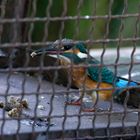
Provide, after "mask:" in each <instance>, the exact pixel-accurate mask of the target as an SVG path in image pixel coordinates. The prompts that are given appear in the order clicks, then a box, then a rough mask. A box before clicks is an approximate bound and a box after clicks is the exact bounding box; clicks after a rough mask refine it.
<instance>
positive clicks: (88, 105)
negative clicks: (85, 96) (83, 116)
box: [82, 101, 104, 112]
mask: <svg viewBox="0 0 140 140" xmlns="http://www.w3.org/2000/svg"><path fill="white" fill-rule="evenodd" d="M82 111H83V112H101V111H104V109H103V108H99V107H98V106H94V104H93V102H90V101H88V102H83V103H82Z"/></svg>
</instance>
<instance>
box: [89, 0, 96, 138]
mask: <svg viewBox="0 0 140 140" xmlns="http://www.w3.org/2000/svg"><path fill="white" fill-rule="evenodd" d="M96 8H97V0H94V10H93V16H96V13H97V11H96V10H97V9H96ZM95 25H96V24H95V20H93V23H92V25H91V27H90V31H89V35H90V36H89V38H90V39H91V40H92V37H93V36H92V35H93V31H94V28H95ZM88 55H89V53H88ZM95 91H96V90H95ZM96 118H97V115H96V113H95V114H94V115H93V119H92V133H93V136H94V133H95V129H96V127H95V121H96Z"/></svg>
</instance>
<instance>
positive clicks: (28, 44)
mask: <svg viewBox="0 0 140 140" xmlns="http://www.w3.org/2000/svg"><path fill="white" fill-rule="evenodd" d="M14 2H15V3H14V4H13V7H15V9H14V14H13V16H12V17H6V10H7V9H6V8H7V4H8V0H2V1H1V3H0V4H1V7H0V8H1V20H0V41H1V43H0V48H1V49H5V48H6V49H9V48H12V49H11V50H12V51H11V50H10V52H9V54H10V55H9V56H10V57H9V67H7V68H6V69H2V68H1V69H0V72H7V73H8V76H7V90H6V92H5V93H3V94H1V96H4V97H5V101H6V102H7V98H6V97H7V96H8V93H9V89H10V84H9V80H10V77H11V75H12V73H13V72H25V74H27V73H28V72H31V71H34V72H37V73H38V74H39V76H38V86H37V90H36V92H31V93H29V94H28V95H36V101H35V102H36V106H35V108H34V118H31V119H34V123H33V125H32V139H34V138H35V136H36V131H35V124H36V121H37V118H38V116H37V106H38V102H39V99H38V97H39V95H41V94H46V93H47V94H50V95H51V100H50V111H49V113H48V116H45V117H47V118H48V122H49V123H50V121H51V119H52V118H64V119H63V122H62V133H61V134H62V135H61V137H60V138H63V139H64V138H66V136H67V130H66V128H65V127H66V126H65V123H66V120H67V118H69V117H71V118H72V117H74V116H77V117H78V123H77V124H78V125H77V128H76V131H75V133H74V137H73V138H74V139H75V138H78V139H84V138H83V136H81V137H80V135H81V133H80V131H82V130H81V128H80V126H81V117H82V116H85V115H88V116H92V117H93V120H92V125H93V129H92V130H89V131H91V132H90V133H88V135H89V134H90V135H89V137H88V139H96V138H110V139H111V138H116V137H118V138H120V137H121V138H123V137H130V136H135V138H136V139H139V134H140V132H139V109H131V110H128V109H127V101H128V98H129V94H127V97H126V99H125V101H124V111H123V112H121V111H120V112H114V111H113V110H112V106H113V99H112V100H111V102H110V108H109V111H103V112H95V113H93V114H82V111H81V109H80V110H79V112H78V114H73V115H69V113H68V111H67V107H68V106H67V105H65V106H64V114H63V115H52V111H53V108H54V105H53V100H54V96H55V94H58V93H59V94H60V95H61V94H66V95H68V94H71V93H73V92H75V93H76V92H79V91H77V90H75V89H73V90H70V87H71V78H70V77H69V80H68V84H67V90H60V91H57V90H56V89H55V81H56V77H57V75H58V72H57V71H58V70H61V69H62V68H65V69H69V70H71V69H72V68H73V67H77V68H78V67H81V66H82V67H85V68H87V67H89V66H90V64H87V65H80V66H73V65H69V66H47V67H46V66H44V64H43V59H44V56H41V60H40V65H39V66H36V67H32V66H30V64H29V62H30V61H31V60H30V59H31V58H30V54H29V52H28V51H26V53H25V56H26V61H25V63H24V65H23V66H20V67H14V66H13V65H12V64H13V63H12V62H13V52H14V51H13V50H14V49H21V48H22V49H24V48H25V49H26V48H34V47H38V46H40V47H44V46H47V45H49V44H52V43H53V42H50V41H48V40H47V38H48V36H49V33H48V28H49V24H50V22H51V21H53V22H55V21H61V27H60V29H59V37H58V38H59V39H60V44H61V43H62V42H61V40H62V38H63V34H64V28H65V22H66V21H71V20H73V21H76V33H75V35H74V38H76V36H77V35H78V34H79V30H80V28H79V22H80V21H81V20H92V21H93V24H92V25H91V27H90V31H89V36H88V37H87V39H85V40H84V42H85V43H86V44H87V45H94V44H101V45H102V48H103V51H102V54H101V57H100V61H101V64H99V65H98V66H99V67H101V68H102V67H103V66H104V60H103V59H104V54H105V51H106V47H107V44H109V43H111V42H115V43H117V48H116V51H117V58H116V60H115V63H114V64H107V65H106V66H113V67H114V72H115V74H116V75H117V73H118V67H119V66H129V71H128V74H129V81H130V80H131V71H132V69H133V66H134V65H140V63H139V62H135V61H134V53H135V50H136V46H137V42H138V41H139V40H140V38H139V36H138V28H139V26H138V25H139V16H140V14H139V13H134V14H129V13H127V8H128V1H127V0H124V9H123V12H122V14H120V15H112V14H111V10H112V5H113V2H114V0H109V1H108V2H109V4H108V5H109V6H108V13H107V14H106V15H96V4H97V1H96V0H95V1H94V11H93V15H89V16H81V15H80V10H81V6H82V5H83V3H84V0H79V1H78V5H77V15H75V16H67V6H68V3H67V2H68V1H67V0H63V12H62V14H61V16H60V17H52V16H51V15H50V9H51V7H52V4H53V3H54V1H53V0H49V1H48V5H47V6H46V16H45V17H36V11H37V0H32V1H24V2H23V1H18V0H15V1H14ZM26 2H28V4H29V5H30V6H31V7H32V12H31V15H30V17H24V14H23V13H24V12H21V13H22V14H21V13H19V10H21V7H22V9H24V6H25V5H26ZM26 6H27V5H26ZM27 7H28V6H27ZM131 17H135V18H136V19H137V20H136V22H135V26H136V28H135V31H134V35H133V36H132V37H130V38H123V36H122V31H123V29H124V21H123V19H126V18H131ZM98 19H102V20H106V21H107V22H106V28H105V29H106V31H105V35H104V37H103V38H101V39H97V40H94V39H93V38H92V33H93V32H94V29H95V22H94V21H95V20H98ZM112 19H120V20H121V25H120V29H119V35H118V37H117V38H115V39H110V38H108V35H109V25H110V21H111V20H112ZM36 22H45V27H44V31H45V32H44V37H43V39H42V41H40V42H32V33H33V30H34V23H36ZM26 23H29V26H30V27H29V29H28V32H27V33H26V34H25V35H26V36H27V40H26V41H24V42H23V40H22V37H23V36H22V35H23V34H22V30H21V28H22V25H25V24H26ZM5 24H11V25H12V27H11V28H12V29H11V33H10V34H12V36H11V35H10V37H12V39H10V41H9V42H2V35H3V32H4V31H5V28H4V25H5ZM77 42H79V40H77V41H74V42H73V43H75V44H76V43H77ZM123 42H132V43H133V50H132V53H131V62H129V63H120V62H119V59H120V47H121V44H122V43H123ZM93 66H97V65H93ZM48 70H55V78H54V79H53V81H52V91H53V92H50V93H49V92H41V93H40V88H41V84H42V78H41V74H42V72H44V71H45V72H47V71H48ZM100 77H101V75H100ZM26 78H27V77H26V76H24V80H23V82H22V94H20V95H22V96H21V97H22V98H24V96H25V94H26V91H25V83H26V80H27V79H26ZM99 85H100V82H99V83H98V86H97V89H96V91H98V90H108V89H107V88H106V89H99ZM114 88H115V89H116V87H113V89H114ZM83 90H85V89H84V87H83ZM12 95H17V94H14V93H13V94H12ZM97 102H98V98H97V100H96V103H95V106H96V104H97ZM129 112H138V120H137V124H136V126H135V127H134V129H135V130H134V133H132V134H131V133H126V134H125V127H126V126H125V118H126V116H127V114H128V113H129ZM105 114H106V115H107V116H108V125H107V127H106V129H105V133H104V135H102V136H101V135H95V134H96V131H98V130H96V125H95V121H96V118H97V116H99V115H100V116H101V115H105ZM113 114H122V115H123V117H122V120H121V122H122V128H121V129H122V133H120V134H114V135H113V134H112V127H111V116H112V115H113ZM26 117H27V116H25V117H22V118H18V119H17V120H18V127H17V131H16V139H21V137H20V128H21V123H20V120H21V119H24V118H26ZM28 117H29V118H30V116H28ZM8 119H11V118H6V116H5V112H3V117H2V119H1V120H2V121H3V122H2V125H1V136H3V137H1V138H4V132H3V130H4V126H5V122H6V120H8ZM85 131H86V130H85ZM49 132H51V130H50V127H49V125H48V127H47V129H46V131H45V134H46V139H47V137H48V134H49ZM56 134H57V133H56ZM68 137H69V136H68ZM48 139H49V138H48Z"/></svg>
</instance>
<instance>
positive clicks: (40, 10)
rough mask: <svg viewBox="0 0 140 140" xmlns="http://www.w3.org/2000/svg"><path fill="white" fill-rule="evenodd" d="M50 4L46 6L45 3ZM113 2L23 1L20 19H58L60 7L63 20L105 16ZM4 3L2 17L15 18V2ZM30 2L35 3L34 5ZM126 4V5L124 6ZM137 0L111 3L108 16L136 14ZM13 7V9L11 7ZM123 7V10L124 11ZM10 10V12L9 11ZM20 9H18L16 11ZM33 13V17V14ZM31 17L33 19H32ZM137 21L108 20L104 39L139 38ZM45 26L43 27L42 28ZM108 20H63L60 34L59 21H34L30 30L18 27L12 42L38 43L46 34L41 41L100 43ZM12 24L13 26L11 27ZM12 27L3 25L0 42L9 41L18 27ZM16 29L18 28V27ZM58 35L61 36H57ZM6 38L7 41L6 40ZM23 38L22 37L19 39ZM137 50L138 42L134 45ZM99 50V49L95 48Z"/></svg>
mask: <svg viewBox="0 0 140 140" xmlns="http://www.w3.org/2000/svg"><path fill="white" fill-rule="evenodd" d="M49 1H50V2H51V1H52V3H51V4H50V6H49V7H48V5H49V3H50V2H49ZM110 1H113V0H25V1H22V2H24V4H25V6H22V5H21V6H22V7H24V14H23V16H21V17H34V16H35V17H40V18H42V17H46V16H48V15H50V17H61V16H62V14H64V13H63V12H64V4H65V5H66V10H65V15H64V16H72V17H73V16H78V15H79V16H95V15H96V16H105V15H108V13H109V4H110ZM14 2H15V3H13V1H10V0H9V1H7V7H6V16H5V17H8V18H11V17H14V16H13V15H14V13H15V15H17V10H16V8H15V9H13V7H15V6H14V5H17V3H18V2H19V1H18V0H14ZM33 2H36V4H34V3H33ZM126 3H127V4H126ZM139 3H140V1H139V0H114V1H113V3H112V7H111V15H122V13H123V11H124V9H125V12H126V14H135V13H139V11H140V6H139ZM11 5H13V7H12V6H11ZM124 7H125V8H124ZM10 9H11V10H10ZM19 9H22V8H21V7H20V8H19V7H18V10H19ZM34 9H36V13H34ZM33 14H34V15H33ZM137 18H138V17H135V16H133V17H126V18H123V19H120V18H115V19H111V20H110V22H109V32H108V34H107V36H106V37H107V38H110V39H115V38H118V37H119V36H121V37H122V38H132V37H134V35H135V34H136V27H137V35H136V36H139V34H140V28H139V27H140V23H139V19H138V20H137ZM45 23H47V27H46V28H45ZM107 23H108V19H104V18H100V19H99V18H98V19H95V20H91V19H86V20H85V19H81V20H65V21H64V29H63V30H61V29H62V28H61V25H62V21H58V20H56V21H49V22H47V21H46V22H45V21H43V22H42V21H37V22H35V23H34V27H33V28H32V25H33V24H32V22H28V23H24V24H22V31H23V32H22V31H21V32H22V33H18V34H19V35H17V37H15V38H17V40H16V39H15V41H23V42H27V41H29V36H31V40H32V41H33V42H38V41H39V42H40V41H41V42H42V40H43V38H44V34H45V31H47V32H48V35H47V36H46V38H44V40H45V41H55V40H56V39H59V38H61V37H62V38H71V39H76V40H88V39H94V40H96V39H104V36H105V34H106V25H107ZM121 23H122V25H123V26H122V29H121V34H120V33H119V30H120V25H121ZM12 24H13V25H12ZM10 26H12V27H11V28H13V29H12V30H13V32H11V34H10V35H9V30H11V29H10ZM14 26H15V25H14V23H11V24H10V23H6V24H5V25H4V33H3V36H2V41H3V42H11V38H13V34H14V30H15V29H16V30H17V32H19V29H18V28H19V27H17V28H14ZM19 26H20V25H19ZM60 32H61V34H60ZM8 36H9V38H8ZM22 36H23V37H22ZM136 43H137V45H138V46H139V43H140V42H139V41H137V42H136ZM115 45H116V43H114V44H113V43H109V44H108V46H110V47H114V46H115ZM132 45H133V43H132V41H129V42H125V43H123V45H122V46H132ZM95 46H96V47H97V46H100V45H95Z"/></svg>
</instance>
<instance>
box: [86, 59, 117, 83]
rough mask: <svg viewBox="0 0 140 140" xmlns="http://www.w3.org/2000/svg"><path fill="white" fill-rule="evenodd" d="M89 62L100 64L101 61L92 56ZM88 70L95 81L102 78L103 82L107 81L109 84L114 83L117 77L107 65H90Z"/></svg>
mask: <svg viewBox="0 0 140 140" xmlns="http://www.w3.org/2000/svg"><path fill="white" fill-rule="evenodd" d="M87 61H88V63H89V64H100V62H99V61H98V60H97V59H95V58H93V57H90V58H89V60H87ZM87 71H88V75H89V77H90V78H91V79H92V80H95V81H99V80H101V82H106V83H109V84H113V83H114V80H115V79H116V78H115V77H116V76H115V75H114V73H113V72H112V71H111V70H110V69H109V68H107V67H106V66H102V67H100V66H89V67H88V68H87ZM100 75H101V79H100Z"/></svg>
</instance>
